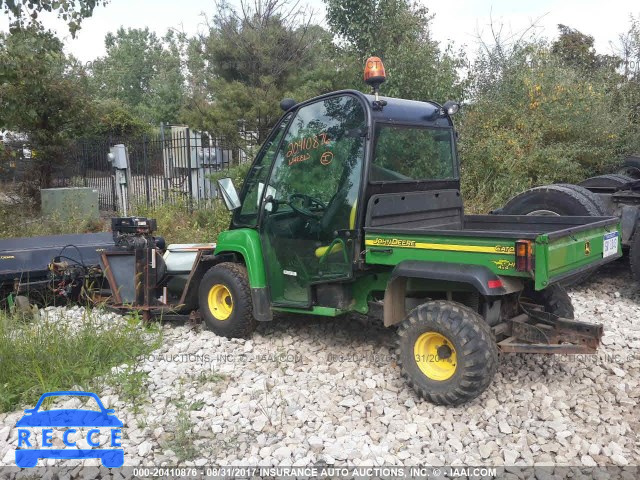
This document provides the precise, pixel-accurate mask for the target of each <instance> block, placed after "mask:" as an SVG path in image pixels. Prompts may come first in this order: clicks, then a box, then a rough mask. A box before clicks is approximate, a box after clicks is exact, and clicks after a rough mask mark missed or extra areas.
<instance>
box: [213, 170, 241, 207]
mask: <svg viewBox="0 0 640 480" xmlns="http://www.w3.org/2000/svg"><path fill="white" fill-rule="evenodd" d="M218 188H219V190H220V193H222V199H223V200H224V204H225V205H226V206H227V210H230V211H233V210H235V209H236V208H240V205H241V204H240V197H239V196H238V191H237V190H236V187H235V185H234V184H233V180H231V179H230V178H221V179H220V180H218Z"/></svg>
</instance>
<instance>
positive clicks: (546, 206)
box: [500, 184, 606, 217]
mask: <svg viewBox="0 0 640 480" xmlns="http://www.w3.org/2000/svg"><path fill="white" fill-rule="evenodd" d="M595 198H597V196H596V195H594V194H592V193H591V192H589V190H587V189H586V188H584V187H579V186H577V185H565V184H561V185H546V186H544V187H535V188H532V189H530V190H527V191H526V192H522V193H521V194H519V195H516V196H515V197H513V198H512V199H511V200H509V201H508V202H507V204H506V205H505V206H504V207H503V208H502V211H501V212H500V213H502V214H503V215H569V216H582V217H599V216H602V215H606V213H605V212H606V210H604V207H603V206H601V205H599V204H598V202H597V201H596V200H595Z"/></svg>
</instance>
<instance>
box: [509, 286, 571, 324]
mask: <svg viewBox="0 0 640 480" xmlns="http://www.w3.org/2000/svg"><path fill="white" fill-rule="evenodd" d="M520 298H522V299H524V298H528V299H530V300H531V301H532V302H533V303H537V304H538V305H542V306H543V307H544V311H545V312H548V313H553V314H554V315H558V316H559V317H562V318H568V319H569V320H573V319H574V315H575V314H574V311H573V303H571V297H569V294H568V293H567V291H566V290H565V289H564V288H563V287H562V286H561V285H550V286H548V287H547V288H545V289H544V290H537V291H536V290H534V289H533V288H527V289H525V290H524V292H522V296H521V297H520Z"/></svg>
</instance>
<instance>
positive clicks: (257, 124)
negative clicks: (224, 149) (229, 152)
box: [185, 0, 334, 146]
mask: <svg viewBox="0 0 640 480" xmlns="http://www.w3.org/2000/svg"><path fill="white" fill-rule="evenodd" d="M296 5H297V4H295V5H293V6H292V5H290V4H289V3H287V1H286V0H264V1H257V2H255V3H253V4H248V2H246V1H244V0H243V1H241V2H240V7H239V8H238V9H235V8H233V7H231V6H230V5H229V4H228V3H225V2H222V3H220V4H218V5H217V7H218V13H217V14H216V15H215V16H214V18H213V21H212V23H211V25H210V27H209V30H208V32H206V34H204V35H201V36H200V37H198V38H196V39H194V40H193V41H192V42H191V43H190V44H189V46H188V66H189V71H190V74H189V77H188V80H189V82H188V84H189V95H190V99H189V103H188V105H187V108H186V112H185V117H186V119H187V120H188V123H189V124H190V125H192V126H194V127H197V128H200V129H203V130H209V131H211V132H213V133H215V134H218V135H224V136H225V137H227V140H228V141H229V142H230V143H232V144H238V145H240V146H242V138H241V135H239V133H238V132H239V128H244V129H246V130H248V131H251V132H255V134H256V136H257V141H258V142H260V143H261V142H262V141H263V140H264V138H265V135H266V134H267V132H268V131H269V129H270V128H271V127H272V126H273V124H274V123H275V122H276V120H277V119H278V118H279V117H280V115H281V114H282V112H281V111H280V109H279V103H280V101H281V100H282V98H283V97H285V96H293V97H294V98H296V97H297V98H298V99H299V100H301V99H303V98H304V97H305V96H307V95H308V94H310V93H311V92H313V94H314V95H315V94H318V93H321V92H323V91H328V90H331V89H332V88H333V81H332V76H333V75H334V72H333V71H332V66H331V65H326V64H324V63H323V60H322V59H323V58H324V55H325V54H326V53H327V52H329V51H331V49H332V47H331V36H330V35H329V34H328V33H327V32H326V31H325V30H324V29H322V28H321V27H318V26H316V25H312V23H311V20H312V18H311V16H310V15H309V12H307V11H306V10H304V9H302V10H301V9H298V7H297V6H296ZM321 67H326V69H323V68H321ZM314 73H317V75H316V74H314Z"/></svg>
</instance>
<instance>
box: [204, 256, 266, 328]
mask: <svg viewBox="0 0 640 480" xmlns="http://www.w3.org/2000/svg"><path fill="white" fill-rule="evenodd" d="M198 304H199V306H200V313H201V314H202V317H203V319H204V322H205V323H206V324H207V326H208V327H209V328H210V329H211V330H212V331H213V332H214V333H215V334H216V335H220V336H223V337H227V338H243V337H248V336H250V335H251V334H252V333H253V331H254V330H255V329H256V324H257V322H256V319H255V318H254V317H253V304H252V302H251V288H250V286H249V278H248V276H247V269H246V267H245V266H244V265H240V264H237V263H231V262H225V263H219V264H218V265H215V266H213V267H211V268H210V269H209V270H208V271H207V273H205V274H204V276H203V277H202V280H201V281H200V287H199V289H198Z"/></svg>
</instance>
